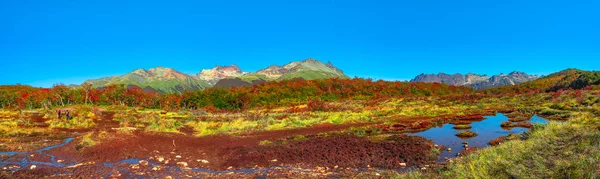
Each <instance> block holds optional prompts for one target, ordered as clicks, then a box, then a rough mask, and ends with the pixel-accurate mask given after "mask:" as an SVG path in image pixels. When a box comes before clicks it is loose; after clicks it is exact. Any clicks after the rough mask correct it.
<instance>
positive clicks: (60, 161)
mask: <svg viewBox="0 0 600 179" xmlns="http://www.w3.org/2000/svg"><path fill="white" fill-rule="evenodd" d="M56 162H58V163H63V162H64V160H57V161H56Z"/></svg>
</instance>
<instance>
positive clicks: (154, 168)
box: [152, 166, 160, 171]
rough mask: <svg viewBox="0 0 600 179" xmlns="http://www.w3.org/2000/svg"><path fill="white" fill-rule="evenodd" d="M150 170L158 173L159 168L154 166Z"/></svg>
mask: <svg viewBox="0 0 600 179" xmlns="http://www.w3.org/2000/svg"><path fill="white" fill-rule="evenodd" d="M152 170H154V171H158V170H160V167H158V166H156V167H152Z"/></svg>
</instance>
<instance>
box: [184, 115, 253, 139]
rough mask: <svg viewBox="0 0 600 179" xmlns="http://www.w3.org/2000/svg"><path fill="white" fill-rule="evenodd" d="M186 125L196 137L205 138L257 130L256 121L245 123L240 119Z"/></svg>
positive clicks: (245, 121)
mask: <svg viewBox="0 0 600 179" xmlns="http://www.w3.org/2000/svg"><path fill="white" fill-rule="evenodd" d="M187 125H189V126H191V127H193V128H194V130H195V131H197V132H198V133H196V136H207V135H215V134H235V133H240V132H243V131H248V130H253V129H257V127H258V126H259V122H258V121H247V120H244V119H242V118H240V119H237V120H234V121H231V122H214V121H211V122H207V121H198V122H188V123H187Z"/></svg>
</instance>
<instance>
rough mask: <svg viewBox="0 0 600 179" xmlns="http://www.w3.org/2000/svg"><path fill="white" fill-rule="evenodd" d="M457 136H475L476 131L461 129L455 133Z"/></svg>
mask: <svg viewBox="0 0 600 179" xmlns="http://www.w3.org/2000/svg"><path fill="white" fill-rule="evenodd" d="M456 136H457V137H475V136H477V133H475V132H471V131H463V132H459V133H458V134H456Z"/></svg>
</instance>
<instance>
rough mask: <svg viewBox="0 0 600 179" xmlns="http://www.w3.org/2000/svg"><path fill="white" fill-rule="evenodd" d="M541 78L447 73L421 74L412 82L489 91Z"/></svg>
mask: <svg viewBox="0 0 600 179" xmlns="http://www.w3.org/2000/svg"><path fill="white" fill-rule="evenodd" d="M538 78H539V76H536V75H528V74H526V73H523V72H517V71H515V72H512V73H510V74H508V75H505V74H503V73H501V74H499V75H494V76H491V77H490V76H487V75H478V74H474V73H467V74H466V75H462V74H459V73H457V74H454V75H448V74H445V73H438V74H437V75H436V74H420V75H418V76H417V77H415V78H414V79H413V80H411V82H438V83H445V84H449V85H456V86H469V87H473V88H475V89H477V90H480V89H487V88H493V87H499V86H506V85H515V84H520V83H524V82H528V81H533V80H536V79H538Z"/></svg>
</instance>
